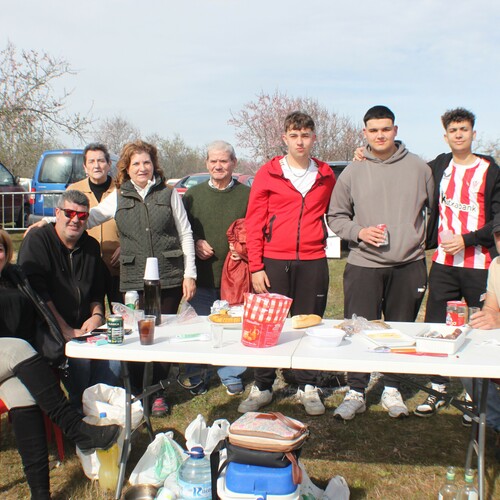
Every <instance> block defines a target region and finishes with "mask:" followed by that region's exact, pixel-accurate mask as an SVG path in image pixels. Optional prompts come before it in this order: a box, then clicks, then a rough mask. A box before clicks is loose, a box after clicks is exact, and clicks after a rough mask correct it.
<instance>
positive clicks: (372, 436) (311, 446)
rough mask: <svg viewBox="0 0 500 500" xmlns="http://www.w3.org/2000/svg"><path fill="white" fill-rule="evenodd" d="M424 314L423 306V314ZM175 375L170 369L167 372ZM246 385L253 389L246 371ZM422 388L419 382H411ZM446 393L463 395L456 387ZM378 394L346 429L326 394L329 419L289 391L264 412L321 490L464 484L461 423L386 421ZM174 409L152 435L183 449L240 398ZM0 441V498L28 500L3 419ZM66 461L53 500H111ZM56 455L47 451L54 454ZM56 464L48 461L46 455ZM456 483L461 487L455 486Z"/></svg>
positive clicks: (387, 495)
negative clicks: (285, 424)
mask: <svg viewBox="0 0 500 500" xmlns="http://www.w3.org/2000/svg"><path fill="white" fill-rule="evenodd" d="M344 265H345V259H340V260H332V261H330V276H331V280H330V293H329V301H328V308H327V314H326V315H327V316H328V317H333V318H342V301H343V298H342V272H343V268H344ZM423 307H424V306H423ZM172 372H174V373H175V372H176V367H174V369H173V370H172ZM246 378H247V379H248V382H249V383H250V382H251V378H252V374H251V370H248V371H247V374H246ZM414 380H417V381H419V382H421V383H424V384H425V383H426V382H427V379H426V378H425V377H414ZM451 390H452V391H453V392H455V393H456V394H457V395H459V394H460V393H461V386H460V383H459V382H458V381H455V382H453V384H452V388H451ZM381 391H382V387H381V384H380V383H376V384H375V385H374V386H373V388H372V389H371V391H370V392H369V393H368V397H367V401H368V406H369V408H368V410H367V412H366V413H364V414H362V415H359V416H358V417H356V418H355V419H354V420H353V421H351V422H349V423H343V422H339V421H337V420H335V419H333V417H332V412H333V410H334V409H335V407H336V406H337V405H338V404H340V402H341V401H342V398H343V393H341V392H335V391H333V390H327V391H325V393H326V396H327V397H326V400H325V404H326V406H327V413H326V414H325V415H324V416H321V417H309V416H307V415H306V414H305V412H304V411H303V408H302V407H301V406H300V405H297V404H296V403H295V401H294V393H293V390H292V389H289V388H288V387H287V386H280V388H278V389H277V390H276V391H275V399H274V402H273V403H272V404H271V405H270V406H269V407H267V408H266V410H267V409H268V410H277V411H281V412H282V413H284V414H286V415H289V416H291V417H294V418H297V419H299V420H301V421H303V422H305V423H307V424H308V425H309V426H310V429H311V438H310V439H309V440H308V442H307V443H306V444H305V446H304V449H303V453H302V460H303V462H304V464H305V465H306V468H307V471H308V473H309V475H310V477H311V478H312V479H313V481H314V482H315V483H317V484H318V485H319V486H323V487H324V486H326V484H327V482H328V480H329V478H331V477H332V476H335V475H341V476H343V477H344V478H345V479H346V481H347V482H348V484H349V488H350V490H351V498H352V499H353V500H358V499H365V498H366V499H387V500H392V499H394V500H399V499H416V500H420V499H422V500H423V499H433V498H437V492H438V490H439V487H440V486H441V484H442V483H443V482H444V475H445V472H446V467H447V466H448V465H454V466H455V467H457V469H458V471H459V472H458V475H457V477H458V476H462V477H463V466H464V462H465V446H466V443H467V440H468V436H469V431H468V430H467V429H465V428H464V427H462V425H461V415H460V414H459V412H458V411H457V410H455V409H454V408H446V409H443V410H442V411H441V412H440V413H439V415H437V416H435V417H433V418H430V419H421V418H417V417H415V416H413V415H412V416H410V418H408V419H405V420H392V419H390V418H389V417H388V415H387V413H386V412H385V411H384V410H383V409H382V408H381V406H380V405H379V400H380V394H381ZM402 392H403V394H404V397H405V399H406V401H407V404H408V407H409V409H410V411H412V410H413V409H414V408H415V406H416V405H417V404H418V403H419V402H420V401H421V400H422V398H424V397H425V395H424V394H423V393H422V392H418V391H417V392H416V391H415V390H414V389H412V388H411V387H409V386H405V387H403V389H402ZM169 401H170V403H171V405H172V413H171V415H170V416H168V417H166V418H161V419H154V420H153V426H154V429H155V431H166V430H173V431H174V434H175V436H176V439H177V440H178V442H179V443H181V444H182V445H184V439H183V434H184V430H185V428H186V426H187V425H188V424H189V423H190V422H191V421H192V420H193V419H194V418H195V417H196V415H197V414H198V413H201V414H202V415H204V417H205V418H206V420H207V422H212V421H213V420H214V419H216V418H227V419H228V420H229V421H233V420H235V419H236V418H238V416H239V414H238V412H237V406H238V404H239V401H240V397H236V398H231V397H230V396H228V395H227V394H226V392H225V390H224V389H223V388H222V387H221V386H218V385H214V386H213V387H212V388H211V389H210V390H209V392H208V393H207V394H206V395H203V396H199V397H196V398H192V397H191V396H190V395H189V393H188V392H187V391H186V390H184V389H182V388H181V387H180V386H178V385H177V384H176V383H175V382H173V383H172V384H171V386H170V390H169ZM1 423H2V427H1V436H0V470H1V473H0V498H2V499H4V498H5V499H24V498H29V490H28V488H27V486H26V483H25V480H24V476H23V473H22V468H21V465H20V459H19V456H18V453H17V450H16V446H15V443H14V439H13V435H12V431H11V429H10V428H9V424H8V423H7V418H6V416H3V417H2V422H1ZM147 441H148V440H147V435H146V433H145V432H144V431H143V430H140V431H139V435H138V436H137V438H136V439H135V442H134V445H133V450H132V457H131V459H130V460H129V467H128V470H127V477H128V475H129V473H130V472H131V470H132V468H133V466H134V465H135V463H136V462H137V460H138V459H139V458H140V456H141V454H142V453H143V451H144V449H145V447H146V446H147ZM493 442H494V435H493V434H492V433H489V434H488V448H487V456H486V463H487V466H488V467H487V498H491V499H495V498H497V499H500V479H499V473H500V466H499V465H497V464H496V462H495V458H494V456H493ZM66 451H67V457H66V458H65V460H64V462H63V463H62V465H60V466H59V467H57V468H55V469H53V470H52V472H51V484H52V492H53V498H54V499H55V500H63V499H64V500H66V499H75V500H76V499H78V500H90V499H95V500H98V499H106V498H113V496H112V495H106V494H104V493H102V492H100V490H99V488H98V485H96V484H91V482H90V481H89V480H87V479H86V478H85V476H84V475H83V472H82V471H81V467H80V465H79V462H78V459H77V458H76V456H75V454H74V452H73V448H72V446H71V444H70V443H69V442H66ZM53 452H54V450H53V451H52V453H53ZM52 457H53V458H54V455H52ZM461 482H463V481H462V480H461Z"/></svg>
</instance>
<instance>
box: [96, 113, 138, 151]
mask: <svg viewBox="0 0 500 500" xmlns="http://www.w3.org/2000/svg"><path fill="white" fill-rule="evenodd" d="M140 136H141V132H140V130H139V129H138V128H136V127H134V125H132V124H131V123H130V122H129V121H127V120H126V119H125V118H123V117H122V116H119V115H116V116H114V117H113V118H107V119H105V120H102V122H101V124H100V125H99V127H98V128H97V130H96V132H95V137H96V140H98V141H99V142H102V143H103V144H106V146H107V147H108V149H109V150H110V151H112V152H113V153H116V154H119V153H120V151H121V149H122V147H123V146H124V145H125V144H127V142H132V141H135V140H137V139H139V138H140Z"/></svg>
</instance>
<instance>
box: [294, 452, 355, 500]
mask: <svg viewBox="0 0 500 500" xmlns="http://www.w3.org/2000/svg"><path fill="white" fill-rule="evenodd" d="M299 465H300V468H301V469H302V483H301V484H300V486H299V491H300V498H301V500H349V496H350V492H349V487H348V486H347V482H346V480H345V479H344V478H343V477H342V476H334V477H332V479H330V482H329V483H328V485H327V487H326V490H325V491H323V490H322V489H321V488H318V487H317V486H316V485H315V484H314V483H313V482H312V481H311V478H310V477H309V476H308V474H307V471H306V468H305V467H304V464H302V462H300V461H299Z"/></svg>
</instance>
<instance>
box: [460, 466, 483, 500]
mask: <svg viewBox="0 0 500 500" xmlns="http://www.w3.org/2000/svg"><path fill="white" fill-rule="evenodd" d="M478 498H479V492H478V491H477V488H476V487H475V486H474V471H473V470H472V469H467V470H466V471H465V486H462V488H460V491H459V492H458V496H457V499H458V500H478Z"/></svg>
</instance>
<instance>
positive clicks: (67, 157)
mask: <svg viewBox="0 0 500 500" xmlns="http://www.w3.org/2000/svg"><path fill="white" fill-rule="evenodd" d="M84 177H85V171H84V169H83V156H82V155H81V154H77V155H73V154H60V155H58V154H55V155H47V156H46V157H45V159H44V161H43V165H42V168H41V170H40V177H39V182H46V183H52V184H70V183H72V182H77V181H79V180H81V179H83V178H84Z"/></svg>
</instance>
